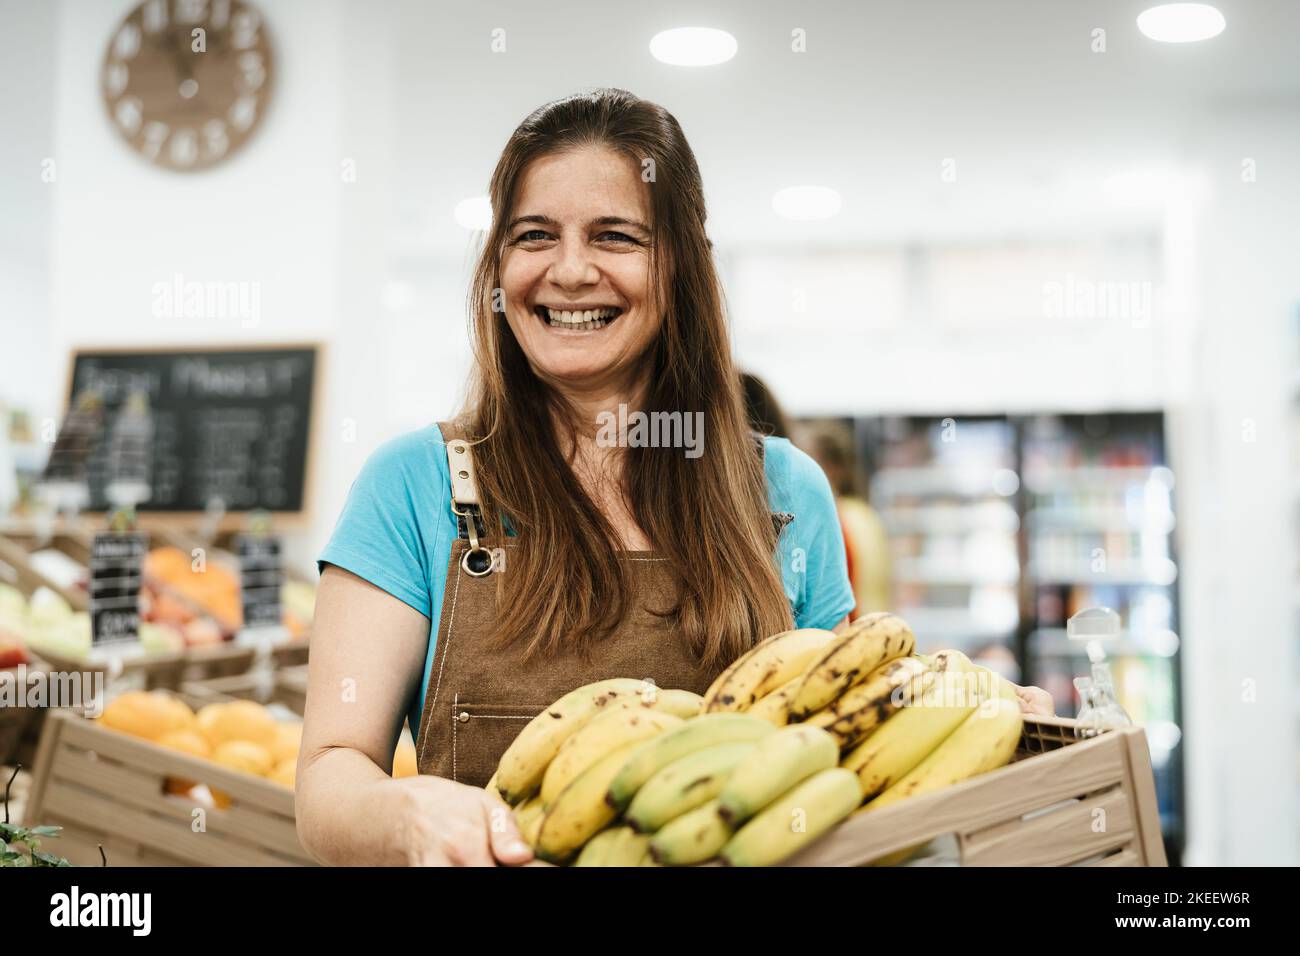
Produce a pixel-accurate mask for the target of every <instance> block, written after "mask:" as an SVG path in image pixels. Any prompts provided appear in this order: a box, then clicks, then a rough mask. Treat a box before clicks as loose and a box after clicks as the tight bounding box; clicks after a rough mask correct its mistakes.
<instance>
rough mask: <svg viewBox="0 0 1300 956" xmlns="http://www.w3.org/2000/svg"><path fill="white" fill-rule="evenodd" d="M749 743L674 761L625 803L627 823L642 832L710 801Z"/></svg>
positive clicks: (657, 826) (710, 749) (716, 749)
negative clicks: (630, 800) (626, 804)
mask: <svg viewBox="0 0 1300 956" xmlns="http://www.w3.org/2000/svg"><path fill="white" fill-rule="evenodd" d="M753 749H754V745H753V744H752V743H743V744H720V745H719V746H717V747H708V748H706V749H705V750H697V751H696V752H695V753H693V754H688V755H687V756H685V757H682V758H681V759H680V760H674V761H673V762H672V763H670V764H669V765H668V766H666V767H664V768H663V769H662V770H660V771H659V772H658V773H657V774H655V775H654V776H653V777H651V778H650V779H649V780H647V781H646V782H645V785H644V786H643V787H641V789H640V790H638V791H637V793H636V796H635V797H633V798H632V802H631V803H630V804H628V808H627V812H626V814H625V816H626V818H627V821H628V823H630V824H632V826H634V827H636V828H637V829H638V830H640V831H641V832H643V833H646V832H651V833H652V832H654V831H655V830H658V829H659V828H660V827H662V826H663V825H664V824H665V823H667V822H668V821H669V820H673V819H675V818H677V817H680V816H681V815H682V814H683V813H686V812H687V811H688V810H694V809H695V808H696V807H698V806H699V805H700V804H701V803H705V802H706V801H709V800H712V799H713V798H714V797H716V796H717V795H718V791H720V790H721V789H722V784H723V783H724V781H726V779H727V775H728V774H730V773H731V770H732V768H733V767H735V766H736V764H737V763H739V762H740V759H741V758H742V757H744V756H745V755H746V754H747V753H749V752H750V751H751V750H753Z"/></svg>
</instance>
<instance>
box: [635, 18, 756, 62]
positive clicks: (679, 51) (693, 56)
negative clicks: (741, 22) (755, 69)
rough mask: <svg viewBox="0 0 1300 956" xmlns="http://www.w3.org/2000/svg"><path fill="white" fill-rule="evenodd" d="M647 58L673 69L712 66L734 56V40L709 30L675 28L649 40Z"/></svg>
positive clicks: (722, 31)
mask: <svg viewBox="0 0 1300 956" xmlns="http://www.w3.org/2000/svg"><path fill="white" fill-rule="evenodd" d="M650 55H651V56H653V57H654V58H655V59H656V60H660V61H661V62H663V63H669V64H671V65H673V66H714V65H715V64H718V63H726V62H727V61H728V60H730V59H731V58H732V57H733V56H735V55H736V38H735V37H733V36H732V35H731V34H730V33H728V32H727V31H726V30H715V29H713V28H712V27H678V28H677V29H675V30H664V31H663V32H662V33H656V34H655V35H654V36H653V37H651V38H650Z"/></svg>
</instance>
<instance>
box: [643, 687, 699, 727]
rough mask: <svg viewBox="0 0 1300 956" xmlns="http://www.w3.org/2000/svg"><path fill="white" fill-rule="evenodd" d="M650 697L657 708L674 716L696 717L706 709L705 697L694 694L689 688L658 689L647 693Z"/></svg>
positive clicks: (652, 704) (651, 704)
mask: <svg viewBox="0 0 1300 956" xmlns="http://www.w3.org/2000/svg"><path fill="white" fill-rule="evenodd" d="M646 697H647V698H649V699H650V701H651V703H650V706H651V707H653V708H654V709H655V710H662V711H663V712H664V713H665V714H672V715H673V716H674V717H680V718H682V720H685V719H686V718H688V717H694V716H695V715H696V714H699V713H701V712H702V711H703V710H704V698H703V697H701V696H700V695H699V694H692V693H691V692H690V691H689V690H676V689H673V688H670V689H668V690H656V691H652V692H650V693H647V694H646Z"/></svg>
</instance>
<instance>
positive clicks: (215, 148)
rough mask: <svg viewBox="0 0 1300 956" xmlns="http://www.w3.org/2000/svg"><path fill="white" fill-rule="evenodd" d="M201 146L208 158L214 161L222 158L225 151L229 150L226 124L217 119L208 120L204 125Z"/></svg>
mask: <svg viewBox="0 0 1300 956" xmlns="http://www.w3.org/2000/svg"><path fill="white" fill-rule="evenodd" d="M203 145H204V148H205V149H206V150H207V153H208V156H209V157H210V158H213V159H215V158H217V157H219V156H224V155H225V154H226V150H228V149H229V148H230V140H229V138H228V137H227V136H226V124H225V123H223V122H222V121H221V120H219V119H214V120H208V121H207V122H206V123H204V124H203Z"/></svg>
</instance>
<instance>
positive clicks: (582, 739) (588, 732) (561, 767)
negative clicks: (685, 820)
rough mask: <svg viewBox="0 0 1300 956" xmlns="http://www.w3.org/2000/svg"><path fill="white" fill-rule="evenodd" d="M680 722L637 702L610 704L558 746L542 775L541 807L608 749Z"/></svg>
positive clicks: (636, 740)
mask: <svg viewBox="0 0 1300 956" xmlns="http://www.w3.org/2000/svg"><path fill="white" fill-rule="evenodd" d="M611 708H612V709H611ZM681 722H682V719H681V718H680V717H674V716H673V715H672V714H666V713H663V712H661V711H658V710H651V709H649V708H647V707H643V706H642V705H641V704H640V703H638V702H636V701H633V702H631V704H630V705H628V704H624V703H622V702H619V703H616V704H611V705H610V707H609V708H607V709H606V710H605V711H604V713H601V714H597V715H596V716H595V717H593V718H592V719H591V720H589V721H587V723H586V725H585V726H584V727H582V728H581V729H580V730H578V731H577V732H576V733H574V735H573V736H572V737H570V738H569V739H568V740H566V741H565V742H564V743H563V744H562V745H561V746H560V749H559V751H558V752H557V753H556V754H555V758H554V759H553V760H552V761H551V762H550V764H549V765H548V766H547V768H546V773H545V774H544V775H543V777H542V790H541V793H542V806H544V807H550V806H551V804H553V803H554V802H555V798H556V797H558V796H559V795H560V792H561V791H562V790H563V789H564V788H565V787H567V786H568V785H569V784H570V783H571V782H572V781H573V780H574V778H576V777H577V776H578V774H580V773H582V771H584V770H586V769H587V768H588V767H590V766H591V765H592V764H594V763H595V762H596V761H597V760H599V759H600V758H601V757H603V756H605V754H607V753H609V752H610V751H611V750H613V749H615V748H616V747H621V746H622V745H623V744H627V743H632V742H639V741H642V740H645V739H646V738H648V737H653V736H655V735H656V734H658V733H660V732H661V731H664V730H667V729H668V728H669V727H673V726H675V725H678V724H680V723H681Z"/></svg>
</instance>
